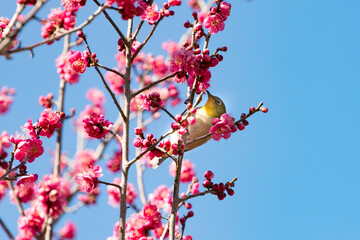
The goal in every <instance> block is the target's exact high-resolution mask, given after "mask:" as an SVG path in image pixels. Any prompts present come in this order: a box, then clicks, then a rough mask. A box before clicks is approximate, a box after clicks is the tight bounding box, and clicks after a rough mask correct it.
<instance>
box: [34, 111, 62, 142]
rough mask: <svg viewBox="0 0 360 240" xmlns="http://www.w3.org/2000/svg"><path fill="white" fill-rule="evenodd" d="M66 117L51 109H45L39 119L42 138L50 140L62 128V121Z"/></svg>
mask: <svg viewBox="0 0 360 240" xmlns="http://www.w3.org/2000/svg"><path fill="white" fill-rule="evenodd" d="M64 117H65V114H63V113H59V112H54V111H52V110H51V108H46V109H44V111H42V113H41V114H40V118H39V119H38V126H39V127H40V128H41V131H40V136H46V137H47V138H50V137H51V136H52V135H53V133H54V131H55V130H56V129H58V128H61V126H62V122H61V119H62V118H64Z"/></svg>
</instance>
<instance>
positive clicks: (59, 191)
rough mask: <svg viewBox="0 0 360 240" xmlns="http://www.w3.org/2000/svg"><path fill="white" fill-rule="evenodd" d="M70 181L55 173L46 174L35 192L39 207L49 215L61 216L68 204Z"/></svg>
mask: <svg viewBox="0 0 360 240" xmlns="http://www.w3.org/2000/svg"><path fill="white" fill-rule="evenodd" d="M70 186H71V185H70V183H69V182H67V181H66V180H65V179H63V178H60V177H57V176H55V175H45V176H44V180H43V181H40V182H39V184H38V188H37V190H36V192H35V196H36V199H35V203H37V204H38V205H37V207H38V209H42V211H43V212H44V213H48V214H49V216H52V217H57V216H59V215H60V214H61V213H62V212H63V210H64V207H65V206H66V205H67V198H68V196H69V195H70Z"/></svg>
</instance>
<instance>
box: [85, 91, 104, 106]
mask: <svg viewBox="0 0 360 240" xmlns="http://www.w3.org/2000/svg"><path fill="white" fill-rule="evenodd" d="M86 98H87V99H89V100H90V101H91V102H92V103H93V104H94V105H102V104H104V103H105V95H104V92H103V91H101V90H99V89H96V88H90V89H89V90H88V91H87V93H86Z"/></svg>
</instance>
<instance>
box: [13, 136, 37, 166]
mask: <svg viewBox="0 0 360 240" xmlns="http://www.w3.org/2000/svg"><path fill="white" fill-rule="evenodd" d="M43 153H44V148H43V146H42V141H41V140H40V139H27V140H23V141H21V142H20V143H19V144H18V145H17V148H16V151H15V153H14V157H15V159H16V160H19V161H20V162H22V161H23V160H27V161H28V162H29V163H32V162H33V161H34V160H35V158H38V157H40V156H41V155H42V154H43Z"/></svg>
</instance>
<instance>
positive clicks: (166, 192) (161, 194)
mask: <svg viewBox="0 0 360 240" xmlns="http://www.w3.org/2000/svg"><path fill="white" fill-rule="evenodd" d="M149 201H150V202H151V203H152V204H154V205H156V206H157V207H158V208H159V209H162V210H163V211H164V212H170V211H171V204H172V193H171V189H170V188H168V187H167V186H165V185H160V186H159V187H158V188H157V189H155V191H154V193H151V194H149Z"/></svg>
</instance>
